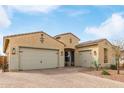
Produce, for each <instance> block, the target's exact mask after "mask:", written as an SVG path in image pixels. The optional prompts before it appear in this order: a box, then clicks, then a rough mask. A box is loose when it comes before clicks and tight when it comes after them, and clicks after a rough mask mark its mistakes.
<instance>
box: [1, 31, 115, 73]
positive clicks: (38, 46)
mask: <svg viewBox="0 0 124 93" xmlns="http://www.w3.org/2000/svg"><path fill="white" fill-rule="evenodd" d="M79 41H80V39H79V38H78V37H77V36H75V35H74V34H72V33H64V34H59V35H56V36H54V37H52V36H50V35H48V34H47V33H45V32H32V33H25V34H17V35H10V36H5V37H4V42H3V52H4V53H5V54H6V56H7V62H8V70H9V71H19V70H32V69H45V68H57V67H64V66H82V67H91V66H92V64H91V63H92V62H93V61H94V60H96V61H98V62H99V64H101V66H105V65H106V64H111V63H112V62H115V51H114V48H113V45H112V44H111V43H110V42H109V41H108V40H106V39H99V40H95V41H87V42H83V43H79Z"/></svg>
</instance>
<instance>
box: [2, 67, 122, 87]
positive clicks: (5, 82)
mask: <svg viewBox="0 0 124 93" xmlns="http://www.w3.org/2000/svg"><path fill="white" fill-rule="evenodd" d="M82 70H85V69H83V68H57V69H49V70H32V71H21V72H5V73H2V72H0V87H7V88H8V87H9V88H10V87H18V88H21V87H34V88H35V87H37V88H39V87H47V88H52V87H53V88H56V87H59V88H68V87H69V88H72V87H74V88H76V87H77V88H84V87H85V88H88V87H94V88H96V87H103V88H105V87H108V88H109V87H124V83H121V82H117V81H113V80H109V79H104V78H99V77H96V76H92V75H88V74H84V73H82V72H81V71H82Z"/></svg>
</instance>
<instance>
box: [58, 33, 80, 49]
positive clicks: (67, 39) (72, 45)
mask: <svg viewBox="0 0 124 93" xmlns="http://www.w3.org/2000/svg"><path fill="white" fill-rule="evenodd" d="M70 39H72V43H70ZM58 40H59V41H61V42H63V43H64V44H65V45H66V46H65V48H73V49H75V45H77V44H79V39H77V38H76V37H74V36H73V35H72V34H67V35H62V36H60V39H58Z"/></svg>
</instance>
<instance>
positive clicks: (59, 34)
mask: <svg viewBox="0 0 124 93" xmlns="http://www.w3.org/2000/svg"><path fill="white" fill-rule="evenodd" d="M69 34H70V35H72V36H74V37H75V38H77V39H78V40H79V41H80V39H79V38H78V37H77V36H76V35H74V34H72V33H71V32H69V33H63V34H59V35H56V36H54V37H55V38H57V37H60V36H64V35H69Z"/></svg>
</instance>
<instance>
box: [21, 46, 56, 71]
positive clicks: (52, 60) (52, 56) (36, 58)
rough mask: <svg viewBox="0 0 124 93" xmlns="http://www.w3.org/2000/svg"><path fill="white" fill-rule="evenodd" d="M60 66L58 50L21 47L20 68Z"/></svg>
mask: <svg viewBox="0 0 124 93" xmlns="http://www.w3.org/2000/svg"><path fill="white" fill-rule="evenodd" d="M56 67H58V51H57V50H46V49H31V48H20V62H19V68H20V70H30V69H44V68H56Z"/></svg>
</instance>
